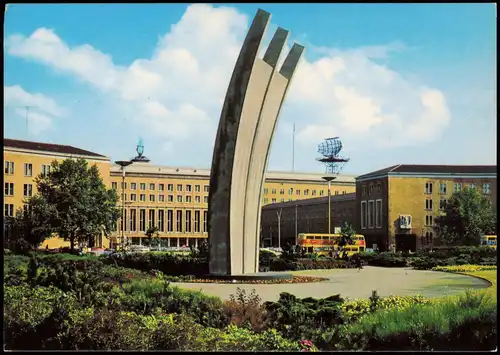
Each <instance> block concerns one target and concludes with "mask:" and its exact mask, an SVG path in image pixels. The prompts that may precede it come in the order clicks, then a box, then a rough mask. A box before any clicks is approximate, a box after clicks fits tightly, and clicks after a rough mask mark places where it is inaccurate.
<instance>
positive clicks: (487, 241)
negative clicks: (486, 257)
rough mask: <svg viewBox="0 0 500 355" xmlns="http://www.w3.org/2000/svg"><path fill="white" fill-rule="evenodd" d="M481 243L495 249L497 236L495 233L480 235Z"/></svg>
mask: <svg viewBox="0 0 500 355" xmlns="http://www.w3.org/2000/svg"><path fill="white" fill-rule="evenodd" d="M481 245H487V246H489V247H490V248H492V249H495V250H497V236H496V235H482V236H481Z"/></svg>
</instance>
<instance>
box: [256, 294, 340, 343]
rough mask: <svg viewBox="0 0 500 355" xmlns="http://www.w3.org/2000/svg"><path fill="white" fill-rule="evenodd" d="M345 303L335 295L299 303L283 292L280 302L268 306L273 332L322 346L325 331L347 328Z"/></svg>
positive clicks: (269, 322) (269, 320)
mask: <svg viewBox="0 0 500 355" xmlns="http://www.w3.org/2000/svg"><path fill="white" fill-rule="evenodd" d="M343 302H344V299H342V298H341V297H340V295H334V296H331V297H328V298H324V299H314V298H311V297H308V298H303V299H299V298H297V297H295V296H294V295H292V294H289V293H286V292H283V293H281V294H280V298H279V300H278V302H265V303H264V308H265V310H266V311H267V313H268V314H267V320H268V324H269V327H270V328H274V329H276V330H278V331H279V332H280V333H281V334H282V335H283V336H284V337H285V338H288V339H295V340H300V339H311V340H313V342H315V341H316V342H315V343H318V342H321V334H322V332H323V331H325V330H327V329H329V328H332V327H335V326H338V325H341V324H344V323H345V321H344V319H343V318H342V315H341V312H340V306H341V305H342V303H343Z"/></svg>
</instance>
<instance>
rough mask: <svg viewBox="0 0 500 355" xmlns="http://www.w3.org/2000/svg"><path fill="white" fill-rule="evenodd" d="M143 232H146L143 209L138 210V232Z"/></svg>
mask: <svg viewBox="0 0 500 355" xmlns="http://www.w3.org/2000/svg"><path fill="white" fill-rule="evenodd" d="M144 196H145V195H144ZM145 231H146V210H145V209H144V208H141V209H140V210H139V232H145Z"/></svg>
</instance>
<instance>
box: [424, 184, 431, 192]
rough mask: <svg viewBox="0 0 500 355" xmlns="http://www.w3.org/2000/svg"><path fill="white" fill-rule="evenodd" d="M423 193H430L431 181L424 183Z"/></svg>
mask: <svg viewBox="0 0 500 355" xmlns="http://www.w3.org/2000/svg"><path fill="white" fill-rule="evenodd" d="M425 193H426V194H432V182H426V183H425Z"/></svg>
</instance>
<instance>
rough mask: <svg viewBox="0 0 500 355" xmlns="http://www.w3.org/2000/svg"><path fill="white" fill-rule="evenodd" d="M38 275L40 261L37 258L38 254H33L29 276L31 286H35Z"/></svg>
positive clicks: (29, 266)
mask: <svg viewBox="0 0 500 355" xmlns="http://www.w3.org/2000/svg"><path fill="white" fill-rule="evenodd" d="M37 275H38V261H37V259H36V256H35V255H33V256H32V257H31V258H30V262H29V264H28V278H27V280H28V283H29V284H30V285H31V286H34V285H35V284H36V278H37Z"/></svg>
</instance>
